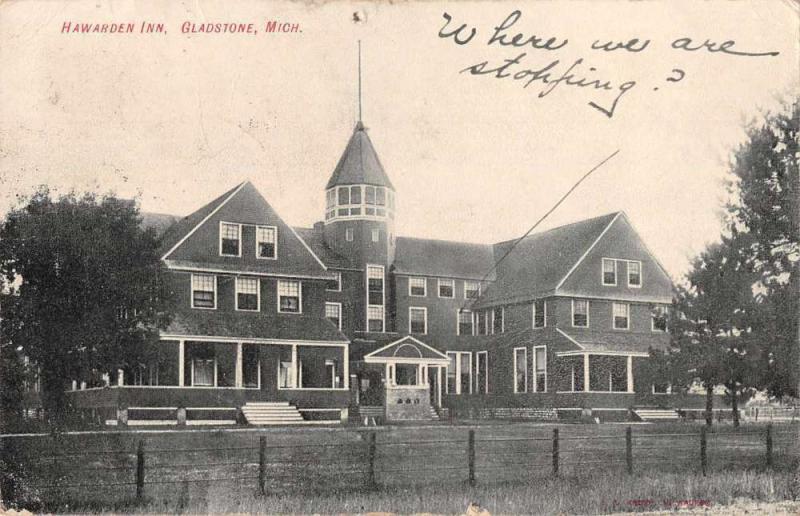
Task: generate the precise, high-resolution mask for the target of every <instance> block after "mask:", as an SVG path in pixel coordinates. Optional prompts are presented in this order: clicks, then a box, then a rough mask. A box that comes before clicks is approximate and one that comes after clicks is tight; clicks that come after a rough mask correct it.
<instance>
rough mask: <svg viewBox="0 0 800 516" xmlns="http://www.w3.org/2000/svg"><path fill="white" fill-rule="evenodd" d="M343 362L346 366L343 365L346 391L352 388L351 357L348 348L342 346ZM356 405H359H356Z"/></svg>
mask: <svg viewBox="0 0 800 516" xmlns="http://www.w3.org/2000/svg"><path fill="white" fill-rule="evenodd" d="M342 361H343V362H344V364H343V367H344V379H343V380H342V381H344V388H345V389H349V388H350V356H349V353H348V348H347V346H342ZM356 405H358V403H356Z"/></svg>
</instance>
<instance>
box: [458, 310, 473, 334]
mask: <svg viewBox="0 0 800 516" xmlns="http://www.w3.org/2000/svg"><path fill="white" fill-rule="evenodd" d="M472 328H473V326H472V312H470V311H469V310H459V311H458V333H457V334H458V335H472Z"/></svg>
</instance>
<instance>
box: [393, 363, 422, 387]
mask: <svg viewBox="0 0 800 516" xmlns="http://www.w3.org/2000/svg"><path fill="white" fill-rule="evenodd" d="M419 367H420V366H419V364H396V365H395V366H394V384H395V385H417V375H418V374H419V373H418V371H419Z"/></svg>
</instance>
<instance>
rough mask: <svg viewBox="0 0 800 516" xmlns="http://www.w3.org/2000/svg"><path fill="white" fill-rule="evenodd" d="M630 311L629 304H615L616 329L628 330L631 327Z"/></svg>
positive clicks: (613, 307)
mask: <svg viewBox="0 0 800 516" xmlns="http://www.w3.org/2000/svg"><path fill="white" fill-rule="evenodd" d="M630 309H631V305H629V304H628V303H613V304H612V311H613V314H614V329H615V330H627V329H628V328H629V327H630Z"/></svg>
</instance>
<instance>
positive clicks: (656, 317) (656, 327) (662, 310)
mask: <svg viewBox="0 0 800 516" xmlns="http://www.w3.org/2000/svg"><path fill="white" fill-rule="evenodd" d="M668 314H669V311H668V310H667V307H666V306H656V307H655V308H653V311H652V314H651V318H652V319H651V321H650V329H651V330H653V331H667V317H668Z"/></svg>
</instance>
